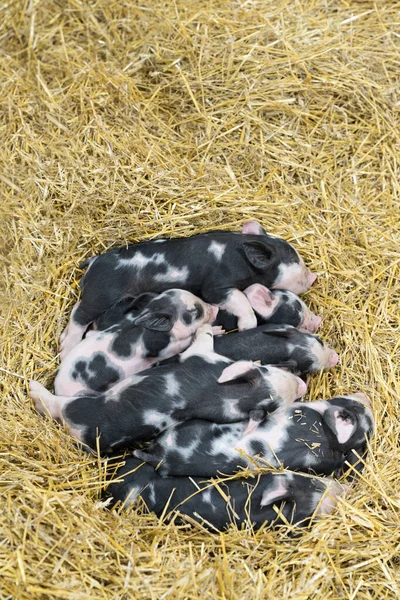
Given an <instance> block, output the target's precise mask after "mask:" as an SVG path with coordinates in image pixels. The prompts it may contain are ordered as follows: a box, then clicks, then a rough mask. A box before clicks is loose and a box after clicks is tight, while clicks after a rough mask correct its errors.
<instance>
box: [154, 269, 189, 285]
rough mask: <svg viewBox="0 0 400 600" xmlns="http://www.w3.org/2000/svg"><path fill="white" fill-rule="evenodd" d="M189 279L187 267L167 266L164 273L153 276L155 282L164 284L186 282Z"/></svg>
mask: <svg viewBox="0 0 400 600" xmlns="http://www.w3.org/2000/svg"><path fill="white" fill-rule="evenodd" d="M188 277H189V269H188V268H187V267H181V268H179V267H172V266H169V267H168V269H167V272H166V273H157V274H156V275H154V279H155V280H156V281H159V282H162V283H165V282H169V281H171V282H176V281H182V282H185V281H187V279H188Z"/></svg>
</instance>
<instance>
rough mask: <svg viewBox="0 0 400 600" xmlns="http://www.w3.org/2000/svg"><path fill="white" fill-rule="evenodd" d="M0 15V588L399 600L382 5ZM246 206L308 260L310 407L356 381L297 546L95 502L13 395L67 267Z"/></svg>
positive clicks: (63, 452)
mask: <svg viewBox="0 0 400 600" xmlns="http://www.w3.org/2000/svg"><path fill="white" fill-rule="evenodd" d="M0 28H1V32H0V39H1V55H0V60H1V146H0V155H1V161H2V167H1V170H0V185H1V215H0V217H1V218H0V227H1V234H2V240H3V251H2V263H3V264H2V265H1V276H2V291H3V301H2V309H3V317H2V318H3V324H2V325H3V327H2V334H3V336H2V361H1V379H2V404H1V406H2V408H1V410H2V417H3V421H2V427H1V510H0V523H1V525H0V527H1V530H0V588H1V592H0V596H1V599H5V598H13V599H14V598H18V599H19V598H21V599H22V598H24V599H33V598H41V599H42V598H43V599H46V598H63V599H73V600H75V599H76V600H84V599H96V600H97V599H103V598H107V599H113V600H114V599H121V600H122V599H129V598H143V599H147V598H149V599H157V600H158V599H161V598H179V599H181V598H188V599H192V598H202V599H203V598H226V599H232V598H235V599H236V598H246V599H247V598H251V599H262V598H267V599H271V600H272V599H275V598H277V599H278V598H279V599H280V598H294V599H296V600H303V599H311V598H323V599H324V600H325V599H327V598H349V599H350V598H353V599H356V600H359V599H362V600H364V599H367V598H379V599H383V598H398V597H399V595H400V590H399V587H400V575H399V573H400V556H399V554H400V550H399V549H400V525H399V522H400V520H399V507H400V478H399V476H398V470H399V462H400V449H399V422H400V421H399V416H400V415H399V408H398V397H399V383H398V369H399V344H400V342H399V340H400V337H399V215H400V211H399V198H398V196H399V191H400V185H399V166H398V160H399V150H400V146H399V141H400V122H399V121H400V118H399V117H400V114H399V112H400V95H399V76H400V61H399V57H400V53H399V45H400V4H399V3H397V2H391V1H390V0H385V1H384V0H376V2H369V1H361V0H360V1H358V0H354V1H352V0H347V1H346V0H259V1H257V0H215V1H214V0H203V1H202V2H199V1H197V0H176V1H173V0H170V1H166V0H164V1H161V0H151V1H150V0H148V1H147V2H146V1H145V0H144V1H139V0H138V1H135V0H118V1H117V0H92V1H83V0H59V1H55V0H54V1H53V0H23V1H22V0H21V1H18V0H17V1H12V0H10V1H9V2H8V3H7V2H3V3H2V4H1V6H0ZM249 218H256V219H258V220H260V221H261V223H262V224H263V225H264V227H265V228H266V229H267V230H268V231H269V232H271V233H274V234H277V235H281V236H283V237H285V238H286V239H288V240H289V241H291V242H293V243H295V245H296V247H297V248H298V249H299V250H300V251H301V253H302V255H303V256H304V257H305V259H306V261H307V264H308V265H309V266H310V267H311V268H312V269H313V270H314V271H317V272H318V274H319V278H318V282H317V284H316V285H315V286H314V288H313V289H312V290H311V291H310V292H309V293H308V294H307V295H306V300H307V301H308V303H309V304H310V305H311V307H312V309H314V310H315V312H317V313H318V314H321V315H322V316H323V317H324V322H323V326H322V329H321V334H322V335H323V337H324V338H325V339H326V340H327V341H328V342H329V344H330V345H332V346H333V347H335V348H336V349H337V350H338V351H339V352H340V356H341V362H340V365H339V366H338V367H337V368H336V369H334V370H333V371H332V372H327V373H322V374H320V375H317V376H314V377H313V379H312V382H311V385H310V389H309V398H310V399H316V398H319V397H330V396H331V395H333V394H335V393H341V392H345V391H349V390H350V391H355V390H363V391H365V392H366V393H368V394H369V395H370V397H371V399H372V401H373V405H374V411H375V415H376V419H377V430H376V436H375V438H374V440H373V442H372V447H371V454H370V456H369V458H368V462H367V466H366V469H365V471H364V474H363V476H362V478H361V480H360V481H359V482H358V483H357V485H356V486H355V487H354V489H352V490H351V491H350V493H349V494H348V495H347V496H346V497H345V499H344V500H343V501H341V502H340V503H339V506H338V509H337V511H336V512H335V513H334V514H333V515H332V516H330V517H329V518H327V519H325V520H324V521H321V522H319V523H317V524H316V525H315V526H314V528H313V529H311V530H310V531H306V532H305V533H304V535H303V536H302V537H301V538H298V539H290V538H288V537H287V535H286V532H285V531H280V532H270V531H268V530H264V531H261V532H259V533H257V534H254V533H251V532H249V531H244V532H243V531H234V530H230V531H229V532H228V533H226V534H224V535H212V534H208V533H207V532H205V531H204V530H203V529H202V528H201V527H200V526H199V525H197V526H196V525H195V526H178V525H176V524H170V525H165V524H161V523H160V522H159V521H158V520H157V518H156V517H155V516H153V515H146V514H140V512H135V510H134V511H132V512H131V513H130V514H121V515H119V514H117V513H115V512H114V513H113V512H111V513H110V512H107V511H105V510H104V509H103V508H102V506H101V504H100V503H99V490H100V486H101V480H102V478H103V474H104V468H103V466H102V464H101V461H99V460H97V459H93V458H91V457H88V456H87V455H84V454H83V453H82V452H80V451H79V450H78V449H77V448H76V447H75V445H74V443H73V441H72V440H71V439H70V438H69V437H68V435H67V434H66V432H65V431H64V430H63V429H62V428H61V427H60V426H58V425H57V424H55V423H53V422H51V421H49V420H46V419H44V418H40V417H39V416H38V415H37V414H35V411H34V409H33V407H32V404H31V402H30V400H29V398H28V397H27V380H28V379H29V378H31V377H35V378H37V379H39V380H41V381H42V382H43V383H45V384H49V385H51V383H52V378H53V376H54V372H55V369H56V367H57V364H58V358H57V355H56V352H57V339H58V336H59V334H60V332H61V330H62V328H63V327H64V325H65V323H66V320H67V316H68V314H69V311H70V309H71V306H72V305H73V303H74V301H75V300H76V298H77V296H78V294H79V291H78V289H79V288H78V282H79V279H80V276H81V272H80V271H79V270H78V268H77V264H78V263H79V261H80V260H81V259H83V258H84V257H86V256H88V255H90V254H92V253H94V252H101V251H103V250H105V249H106V248H109V247H111V246H115V245H120V244H125V243H127V242H130V241H136V240H139V239H151V238H153V237H154V236H158V235H172V236H177V235H185V234H192V233H196V232H201V231H207V230H209V229H212V228H215V227H218V228H222V229H239V228H240V225H241V223H242V222H243V221H245V220H247V219H249ZM396 371H397V373H396ZM396 377H397V379H396Z"/></svg>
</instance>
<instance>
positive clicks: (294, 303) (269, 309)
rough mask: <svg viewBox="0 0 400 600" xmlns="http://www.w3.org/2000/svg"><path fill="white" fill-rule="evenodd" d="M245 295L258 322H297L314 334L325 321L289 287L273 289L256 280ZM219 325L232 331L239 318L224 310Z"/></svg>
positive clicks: (218, 318)
mask: <svg viewBox="0 0 400 600" xmlns="http://www.w3.org/2000/svg"><path fill="white" fill-rule="evenodd" d="M243 294H244V295H245V296H246V298H247V299H248V301H249V302H250V304H251V307H252V309H253V310H254V313H255V315H256V317H257V324H258V325H265V324H266V323H270V324H273V325H293V327H297V329H299V330H300V331H303V332H304V333H314V331H316V330H317V329H318V327H319V325H320V323H321V321H322V319H321V317H319V316H317V315H314V313H313V312H312V311H311V310H310V309H309V308H308V307H307V306H306V305H305V304H304V302H303V300H301V299H300V298H299V297H298V296H296V294H294V293H293V292H290V291H289V290H269V289H268V288H266V287H265V286H264V285H261V284H260V283H254V284H253V285H250V286H249V287H248V288H246V289H245V290H243ZM215 325H220V326H221V327H223V329H225V331H231V330H232V329H237V318H236V317H235V316H234V315H232V314H231V313H228V312H227V311H226V310H220V311H219V313H218V316H217V319H216V321H215Z"/></svg>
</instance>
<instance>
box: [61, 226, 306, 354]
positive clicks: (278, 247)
mask: <svg viewBox="0 0 400 600" xmlns="http://www.w3.org/2000/svg"><path fill="white" fill-rule="evenodd" d="M84 266H87V271H86V273H85V275H84V276H83V278H82V281H81V290H82V297H81V300H80V302H78V303H77V304H76V305H75V307H74V309H73V311H72V314H71V319H70V322H69V324H68V326H67V327H66V329H65V330H64V332H63V334H62V335H61V356H62V358H64V357H65V356H66V355H67V354H68V352H69V351H70V350H71V349H72V348H73V347H74V346H75V345H76V344H77V343H78V342H79V341H80V340H81V338H82V336H83V335H84V332H85V331H86V329H87V327H88V325H89V324H90V323H92V322H93V321H94V320H95V319H97V318H98V317H99V316H100V315H101V314H102V313H103V312H105V311H106V310H107V309H108V308H110V307H111V306H112V305H113V304H115V303H116V302H118V301H119V300H122V299H123V298H125V297H126V296H134V297H135V296H139V295H140V294H141V293H144V292H158V293H160V292H163V291H165V290H167V289H170V288H177V287H179V288H181V289H185V290H188V291H190V292H192V293H193V294H196V295H197V296H200V297H201V298H202V299H203V300H204V301H206V302H209V303H211V304H216V305H218V306H219V307H220V308H224V309H226V310H227V311H228V312H230V313H232V314H234V315H235V316H236V317H237V319H238V327H239V329H240V330H242V329H250V328H252V327H255V326H256V324H257V319H256V316H255V314H254V311H253V309H252V307H251V304H250V302H249V301H248V299H247V298H246V296H245V295H244V294H243V292H242V290H244V289H245V288H247V287H249V286H250V285H252V284H254V283H261V284H263V285H265V286H267V287H268V288H284V289H288V290H291V291H293V292H295V293H302V292H305V291H306V290H308V289H309V288H310V287H311V285H312V284H313V282H314V281H315V279H316V275H315V274H312V273H311V272H310V271H309V270H308V269H307V268H306V266H305V264H304V261H303V260H302V259H301V258H300V256H299V254H298V253H297V251H296V250H295V249H294V248H293V246H291V245H290V244H289V243H288V242H286V241H284V240H282V239H280V238H276V237H273V236H268V235H266V233H265V231H264V230H263V229H262V227H261V226H260V225H259V224H258V223H257V222H256V221H250V222H249V223H245V224H244V225H243V229H242V233H239V232H229V231H211V232H209V233H204V234H200V235H194V236H191V237H186V238H174V239H160V240H153V241H150V242H141V243H139V244H134V245H131V246H128V247H127V248H118V249H116V250H111V251H109V252H107V253H105V254H103V255H101V256H95V257H92V258H90V259H88V260H86V261H85V262H84V263H83V264H82V267H84Z"/></svg>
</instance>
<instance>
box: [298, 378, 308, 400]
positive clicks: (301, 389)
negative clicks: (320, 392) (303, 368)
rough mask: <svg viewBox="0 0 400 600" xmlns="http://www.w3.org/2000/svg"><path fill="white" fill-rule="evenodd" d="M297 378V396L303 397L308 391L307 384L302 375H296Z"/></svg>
mask: <svg viewBox="0 0 400 600" xmlns="http://www.w3.org/2000/svg"><path fill="white" fill-rule="evenodd" d="M296 380H297V396H296V398H302V397H303V396H304V394H305V393H306V391H307V384H306V382H305V381H303V380H302V379H300V377H296Z"/></svg>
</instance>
